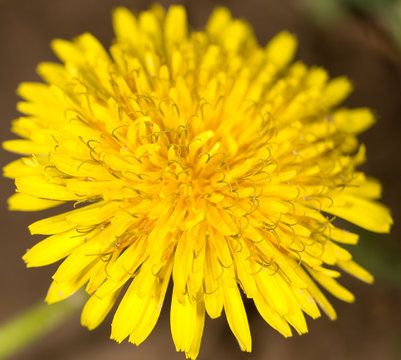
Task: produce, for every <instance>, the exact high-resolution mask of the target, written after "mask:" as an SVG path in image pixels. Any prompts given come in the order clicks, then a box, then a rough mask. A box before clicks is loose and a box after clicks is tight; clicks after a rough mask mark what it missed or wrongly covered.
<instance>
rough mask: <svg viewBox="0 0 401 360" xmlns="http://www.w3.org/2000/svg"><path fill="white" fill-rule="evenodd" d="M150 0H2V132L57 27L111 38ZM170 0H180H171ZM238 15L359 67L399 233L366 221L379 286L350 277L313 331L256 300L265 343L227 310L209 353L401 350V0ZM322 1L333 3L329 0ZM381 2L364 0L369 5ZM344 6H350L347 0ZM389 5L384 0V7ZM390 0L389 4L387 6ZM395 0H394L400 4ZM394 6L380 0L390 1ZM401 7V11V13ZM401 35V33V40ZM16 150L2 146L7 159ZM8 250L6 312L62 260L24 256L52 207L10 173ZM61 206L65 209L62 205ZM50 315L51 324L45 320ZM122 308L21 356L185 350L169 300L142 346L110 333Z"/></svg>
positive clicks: (0, 204) (318, 56) (371, 153)
mask: <svg viewBox="0 0 401 360" xmlns="http://www.w3.org/2000/svg"><path fill="white" fill-rule="evenodd" d="M150 3H151V2H150V1H147V0H143V1H141V0H131V1H127V0H102V1H99V0H68V1H66V0H35V1H32V0H0V52H1V56H0V109H1V119H0V121H1V122H0V125H1V140H2V141H4V140H6V139H9V138H12V137H13V135H12V134H11V133H10V132H9V128H10V121H11V120H12V119H14V118H16V117H17V116H18V113H17V111H16V109H15V104H16V102H17V101H18V97H17V96H16V95H15V89H16V88H17V86H18V84H19V83H20V82H22V81H37V80H39V78H38V76H37V75H36V74H35V71H34V69H35V67H36V65H37V64H38V63H39V62H41V61H45V60H47V61H48V60H55V57H54V56H53V55H52V53H51V51H50V48H49V42H50V40H51V39H53V38H55V37H60V38H66V39H71V38H72V37H74V36H75V35H78V34H80V33H82V32H85V31H89V32H91V33H93V34H94V35H95V36H96V37H98V38H99V39H100V40H101V41H102V43H103V44H104V45H105V46H106V47H107V46H108V45H109V44H110V42H111V39H112V28H111V21H110V10H111V9H112V8H113V7H115V6H118V5H125V6H127V7H129V8H132V9H136V10H138V11H140V10H143V9H146V8H147V7H148V6H149V4H150ZM162 3H163V4H165V5H168V4H169V3H172V2H170V1H163V2H162ZM219 3H220V4H222V5H225V6H228V7H229V8H230V9H231V11H232V13H233V15H234V16H235V17H241V18H244V19H246V20H247V21H248V22H250V23H251V24H252V26H253V27H254V30H255V33H256V35H257V37H258V39H259V41H260V43H261V44H265V43H266V42H267V41H268V39H269V38H270V37H271V36H272V35H274V34H275V33H277V32H279V31H280V30H282V29H288V30H290V31H292V32H294V33H296V34H297V36H298V39H299V51H298V56H297V58H298V59H302V60H303V61H304V62H305V63H306V64H308V65H313V64H316V65H321V66H323V67H324V68H326V69H327V70H328V71H329V72H330V74H331V75H332V76H336V75H343V74H345V75H348V76H349V77H350V78H351V79H352V80H353V82H354V85H355V92H354V94H353V95H352V96H351V97H350V99H349V100H348V101H347V105H348V106H369V107H371V108H373V109H374V110H375V112H376V113H377V114H378V118H379V121H378V123H377V124H376V125H375V126H374V127H373V128H372V129H371V130H369V131H368V133H366V134H363V136H361V141H363V142H365V143H366V144H367V148H368V163H367V164H366V165H364V169H365V170H366V172H367V173H368V174H369V175H372V176H375V177H377V178H379V179H380V180H381V181H382V183H383V186H384V200H383V201H384V203H386V204H387V205H388V206H390V207H391V209H392V212H393V216H394V220H395V226H394V228H393V231H392V234H391V235H388V236H387V235H386V236H381V235H380V236H377V235H372V234H369V233H367V232H361V234H362V239H361V241H360V245H358V247H356V248H354V249H352V252H353V254H354V255H355V257H356V259H357V260H358V261H359V262H360V263H361V264H363V265H364V266H365V267H366V268H367V269H369V270H370V271H371V272H373V273H374V274H375V276H376V282H375V284H374V285H373V286H368V285H365V284H362V283H360V282H358V281H357V280H355V279H352V278H349V277H347V276H344V279H343V281H342V283H343V284H345V285H346V286H347V287H348V288H349V289H350V290H352V291H353V292H354V293H355V294H356V297H357V300H356V303H355V304H352V305H350V304H344V303H341V302H340V301H337V300H335V299H333V298H332V297H329V298H330V300H332V302H333V304H334V305H335V307H336V310H337V311H338V314H339V319H338V320H337V321H336V322H331V321H329V320H328V319H327V318H326V317H325V316H322V318H321V319H318V320H316V321H312V320H311V319H308V324H309V328H310V333H309V334H307V335H304V336H301V337H300V336H297V335H295V336H294V337H293V338H291V339H284V338H283V337H282V336H281V335H279V334H278V333H276V332H275V331H274V330H273V329H271V328H270V327H269V326H268V325H266V324H265V323H264V321H263V320H262V319H261V318H260V316H259V315H258V314H257V312H256V310H255V309H254V307H253V306H252V305H251V304H248V305H247V308H248V314H249V320H250V325H251V331H252V336H253V348H254V349H253V352H252V354H245V353H242V352H241V351H240V350H239V347H238V346H237V344H236V341H235V339H234V337H233V336H232V335H231V333H230V332H229V330H228V325H227V324H226V321H225V319H224V316H223V317H222V318H220V319H218V320H213V321H211V320H210V319H208V320H207V321H206V327H205V333H204V336H203V341H202V346H201V351H200V355H199V359H200V360H201V359H222V358H223V359H225V358H230V359H233V360H234V359H280V360H289V359H298V360H302V359H308V360H316V359H327V360H331V359H350V360H353V359H366V360H369V359H389V360H393V359H401V306H400V305H401V262H400V261H401V260H400V259H401V246H400V241H399V238H400V226H399V224H398V218H399V215H400V212H401V211H400V203H401V201H400V200H401V199H400V191H399V185H400V184H399V183H400V181H399V179H401V174H400V167H401V166H400V164H401V151H400V148H401V147H400V142H401V140H400V135H401V133H400V121H401V101H400V95H401V55H400V54H401V47H400V46H399V45H397V41H398V40H399V39H398V38H397V31H398V32H401V21H400V22H399V25H398V27H397V21H396V20H394V17H393V15H394V14H396V13H395V12H394V11H393V10H394V9H400V14H401V6H400V7H396V6H395V5H396V2H395V1H391V0H387V1H386V0H382V1H381V2H380V1H377V0H376V1H373V0H366V1H365V2H364V1H356V0H355V1H349V3H350V4H347V1H346V0H343V1H341V0H338V1H329V0H327V1H326V0H323V1H320V0H316V1H313V0H309V1H307V0H304V1H302V0H281V1H277V0H259V1H258V0H247V1H244V0H233V1H228V0H226V1H224V0H222V1H220V2H219ZM322 3H325V4H326V5H328V7H326V8H324V6H323V7H322ZM185 4H186V5H187V9H188V12H189V20H190V22H191V24H192V25H193V27H195V28H200V27H202V26H203V25H204V24H205V21H206V19H207V17H208V15H209V14H210V12H211V10H212V9H213V7H214V6H215V5H216V4H217V3H216V2H215V1H212V0H203V1H195V0H193V1H190V0H189V1H186V2H185ZM361 4H362V5H363V4H365V5H369V6H371V4H376V5H374V6H371V7H369V8H368V9H364V8H363V6H362V5H361ZM339 5H343V7H342V8H341V6H339ZM375 6H378V7H375ZM381 6H382V7H381ZM391 6H394V7H391ZM382 8H383V9H385V10H383V11H382V10H380V9H382ZM400 18H401V17H400ZM398 44H400V43H398ZM14 158H16V157H15V156H13V155H12V154H8V153H5V152H4V151H2V152H0V161H1V165H2V166H4V165H5V164H6V163H7V162H9V161H11V160H12V159H14ZM0 181H1V182H0V186H1V192H0V195H1V200H0V211H1V227H2V231H1V240H0V241H1V251H0V322H2V321H4V320H6V319H8V318H10V317H11V316H13V315H15V314H17V313H18V312H20V311H22V310H24V309H26V308H27V307H29V306H31V305H32V304H34V303H36V302H38V301H42V300H43V298H44V296H45V294H46V291H47V287H48V285H49V284H50V277H51V275H52V273H53V272H54V271H55V268H56V267H54V266H53V267H46V268H38V269H30V270H27V269H26V268H25V266H24V264H23V261H22V260H21V256H22V255H23V254H24V253H25V250H26V249H27V248H29V247H31V246H32V245H33V244H34V243H35V242H36V241H37V239H36V238H33V237H31V236H30V235H29V233H28V231H27V225H29V224H30V223H32V222H33V221H35V220H37V219H39V218H42V217H44V216H49V215H50V214H51V212H50V211H45V212H43V213H10V212H8V210H7V206H6V198H7V197H8V196H9V195H11V194H12V193H13V191H14V185H13V183H12V182H11V181H10V180H7V179H0ZM56 211H57V210H56ZM38 326H40V324H38ZM109 331H110V316H109V317H108V318H107V319H106V321H104V323H103V325H102V326H101V327H100V328H98V329H96V330H95V331H92V332H90V331H88V330H86V329H84V328H82V327H81V326H80V324H79V315H78V314H77V315H76V316H75V317H74V318H72V319H71V320H70V321H69V322H67V323H66V324H64V325H63V326H62V327H61V328H59V329H58V330H57V331H55V332H53V333H52V334H50V335H48V336H47V337H46V338H44V339H42V340H40V341H39V342H37V343H36V344H35V345H33V346H31V347H29V348H28V349H25V350H23V351H22V352H20V353H19V354H18V355H15V356H14V357H13V358H12V359H15V360H22V359H27V360H43V359H55V360H70V359H88V360H89V359H97V360H103V359H111V358H113V359H184V358H185V355H184V354H182V353H176V352H175V348H174V344H173V342H172V340H171V335H170V328H169V301H168V300H167V301H166V304H165V307H164V309H163V312H162V316H161V318H160V320H159V323H158V325H157V326H156V328H155V330H154V331H153V333H152V334H151V336H150V337H149V339H148V340H147V341H146V342H145V343H144V344H142V345H141V346H140V347H138V348H137V347H135V346H134V345H131V344H128V343H127V342H124V343H123V344H121V345H118V344H116V343H115V342H113V341H111V340H109V339H108V337H109Z"/></svg>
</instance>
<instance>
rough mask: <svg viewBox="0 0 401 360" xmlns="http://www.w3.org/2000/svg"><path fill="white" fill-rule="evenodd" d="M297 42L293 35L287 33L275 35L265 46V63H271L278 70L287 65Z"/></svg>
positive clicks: (293, 53)
mask: <svg viewBox="0 0 401 360" xmlns="http://www.w3.org/2000/svg"><path fill="white" fill-rule="evenodd" d="M296 48H297V40H296V38H295V36H294V35H292V34H290V33H289V32H287V31H283V32H281V33H279V34H277V35H276V36H275V37H274V38H273V39H271V40H270V41H269V43H268V44H267V45H266V50H265V51H266V58H267V61H269V62H271V63H273V64H274V65H276V66H277V67H278V68H280V69H281V68H283V67H284V66H286V65H288V64H289V63H290V62H291V60H292V59H293V57H294V55H295V51H296Z"/></svg>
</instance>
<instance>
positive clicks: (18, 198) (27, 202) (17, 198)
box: [7, 193, 63, 211]
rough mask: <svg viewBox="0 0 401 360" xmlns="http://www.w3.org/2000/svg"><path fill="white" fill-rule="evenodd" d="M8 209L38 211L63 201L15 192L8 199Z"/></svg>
mask: <svg viewBox="0 0 401 360" xmlns="http://www.w3.org/2000/svg"><path fill="white" fill-rule="evenodd" d="M7 202H8V208H9V210H18V211H38V210H46V209H50V208H52V207H55V206H58V205H61V204H63V201H56V200H46V199H39V198H37V197H35V196H31V195H28V194H24V193H15V194H13V195H11V196H10V197H9V198H8V200H7Z"/></svg>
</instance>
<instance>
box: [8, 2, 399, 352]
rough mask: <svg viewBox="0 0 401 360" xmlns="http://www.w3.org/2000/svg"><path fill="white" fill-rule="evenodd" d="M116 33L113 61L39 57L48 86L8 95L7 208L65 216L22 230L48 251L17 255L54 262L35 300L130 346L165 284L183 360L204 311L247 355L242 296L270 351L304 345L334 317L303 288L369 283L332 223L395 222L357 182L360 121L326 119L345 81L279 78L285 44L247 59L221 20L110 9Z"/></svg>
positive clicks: (366, 122)
mask: <svg viewBox="0 0 401 360" xmlns="http://www.w3.org/2000/svg"><path fill="white" fill-rule="evenodd" d="M113 24H114V30H115V33H116V39H115V41H114V43H113V45H112V46H111V47H110V51H109V52H107V51H106V50H105V49H104V48H103V47H102V45H101V44H100V43H99V42H98V41H97V40H96V39H95V38H94V37H93V36H92V35H90V34H83V35H81V36H79V37H78V38H76V39H74V40H73V41H71V42H70V41H64V40H55V41H53V43H52V47H53V49H54V51H55V53H56V54H57V56H58V57H59V58H60V60H61V61H62V64H59V63H42V64H40V65H39V68H38V72H39V74H40V75H41V77H42V78H43V80H44V83H24V84H22V85H21V86H20V87H19V90H18V93H19V95H20V96H21V97H22V98H23V99H24V101H23V102H21V103H19V104H18V109H19V110H20V111H21V112H22V113H24V114H25V116H23V117H21V118H19V119H17V120H15V121H14V122H13V126H12V130H13V132H14V133H16V134H17V135H19V136H20V137H21V138H22V139H19V140H10V141H6V142H5V143H4V144H3V146H4V148H5V149H7V150H10V151H14V152H17V153H20V154H23V155H24V157H22V158H20V159H18V160H16V161H14V162H12V163H10V164H9V165H7V166H6V167H5V169H4V172H5V176H8V177H11V178H15V183H16V187H17V193H16V194H14V195H13V196H11V198H10V200H9V205H10V209H13V210H41V209H45V208H50V207H53V206H56V205H59V204H61V203H65V202H73V204H74V209H73V210H71V211H69V212H65V213H62V214H60V215H57V216H53V217H50V218H47V219H43V220H40V221H37V222H35V223H33V224H32V225H31V226H30V227H29V229H30V231H31V233H32V234H43V235H47V236H48V237H46V238H45V239H44V240H43V241H41V242H39V243H38V244H37V245H35V246H34V247H33V248H32V249H30V250H29V251H28V252H27V253H26V254H25V256H24V260H25V261H26V263H27V265H28V266H29V267H34V266H43V265H47V264H50V263H54V262H57V261H59V260H61V259H64V258H65V260H64V261H63V262H62V263H61V265H60V266H59V268H58V270H57V271H56V273H55V274H54V276H53V283H52V285H51V286H50V289H49V292H48V295H47V298H46V300H47V301H48V302H49V303H53V302H56V301H60V300H63V299H65V298H66V297H68V296H70V295H71V294H73V293H74V292H76V291H77V290H78V289H79V288H81V287H82V286H86V291H87V292H88V293H89V294H90V295H91V297H90V298H89V300H88V302H87V303H86V305H85V307H84V309H83V313H82V323H83V324H84V325H85V326H87V327H88V328H89V329H93V328H95V327H96V326H98V325H99V323H100V322H101V321H102V320H103V319H104V317H105V316H106V315H107V313H108V312H109V311H110V310H111V309H112V307H113V306H114V304H115V303H116V302H118V305H117V306H116V312H115V315H114V318H113V322H112V332H111V337H112V338H113V339H115V340H116V341H118V342H121V341H122V340H124V339H125V338H126V337H128V336H129V341H130V342H132V343H134V344H140V343H141V342H142V341H144V340H145V339H146V337H147V336H148V335H149V333H150V332H151V331H152V329H153V327H154V326H155V324H156V322H157V319H158V317H159V314H160V310H161V308H162V304H163V301H164V297H165V294H166V289H167V287H168V284H169V282H170V279H171V280H172V283H173V291H172V302H171V316H170V318H171V332H172V337H173V340H174V343H175V345H176V348H177V350H178V351H184V352H185V353H186V355H187V356H188V357H190V358H195V357H196V356H197V354H198V352H199V347H200V341H201V337H202V332H203V326H204V319H205V312H207V314H208V315H209V316H210V317H211V318H216V317H219V316H220V315H221V313H222V310H223V309H224V313H225V316H226V318H227V321H228V324H229V326H230V328H231V330H232V332H233V333H234V335H235V337H236V338H237V340H238V342H239V344H240V347H241V349H242V350H245V351H250V350H251V335H250V330H249V325H248V321H247V316H246V312H245V309H244V305H243V300H242V298H241V292H240V290H239V288H241V290H242V292H243V293H244V294H245V295H246V297H248V298H250V299H252V300H253V301H254V303H255V305H256V307H257V309H258V311H259V313H260V314H261V315H262V317H263V318H264V319H265V320H266V321H267V322H268V323H269V324H270V325H271V326H272V327H273V328H274V329H276V330H277V331H279V332H280V333H282V334H283V335H284V336H291V328H290V326H289V325H291V326H292V327H293V328H294V329H295V330H296V331H297V332H298V333H300V334H302V333H305V332H307V326H306V322H305V319H304V313H306V314H308V315H309V316H311V317H312V318H317V317H319V316H320V310H319V308H320V309H322V310H323V311H324V312H326V314H327V315H328V316H329V317H330V318H331V319H334V318H336V313H335V311H334V309H333V308H332V306H331V305H330V303H329V302H328V300H327V299H326V297H325V296H324V295H323V293H322V292H321V290H320V289H319V287H318V286H317V285H316V282H317V283H318V284H319V285H321V286H322V287H323V288H325V289H326V290H328V291H329V292H330V293H332V294H333V295H334V296H336V297H338V298H340V299H342V300H344V301H353V295H352V294H351V293H350V292H349V291H348V290H346V289H345V288H343V287H342V286H341V285H340V284H339V283H338V282H337V280H336V278H337V277H339V276H340V272H338V271H337V270H333V266H337V267H338V268H340V269H342V270H344V271H347V272H349V273H351V274H353V275H355V276H356V277H358V278H360V279H361V280H364V281H366V282H371V281H372V276H371V275H370V274H369V273H368V272H367V271H366V270H364V269H362V268H361V267H360V266H359V265H357V264H356V263H355V262H353V260H352V259H351V255H350V253H349V252H348V251H346V250H344V249H343V248H342V247H341V246H339V245H338V244H339V243H340V244H341V243H346V244H355V243H356V242H357V240H358V236H357V235H356V234H353V233H350V232H348V231H346V230H343V229H341V228H338V227H337V226H336V222H335V221H334V222H333V220H334V218H335V217H340V218H343V219H345V220H348V221H349V222H352V223H354V224H356V225H358V226H361V227H363V228H365V229H368V230H372V231H375V232H383V233H384V232H388V231H389V228H390V226H391V224H392V219H391V216H390V214H389V211H388V209H387V208H385V207H384V206H383V205H381V204H380V203H378V202H376V201H375V199H377V198H379V197H380V185H379V183H378V182H377V181H376V180H374V179H371V178H366V177H365V176H364V174H363V173H362V172H358V171H357V170H356V167H357V165H359V164H360V163H361V162H363V161H364V147H363V146H360V145H358V141H357V138H356V135H357V134H358V133H360V132H362V131H364V130H365V129H366V128H368V127H369V126H370V125H372V123H373V122H374V117H373V115H372V113H371V112H370V111H369V110H368V109H366V108H359V109H346V108H338V107H337V105H338V104H339V103H341V102H342V101H343V100H344V99H345V98H346V97H347V96H348V94H349V93H350V91H351V84H350V82H349V81H348V80H347V79H346V78H345V77H339V78H335V79H333V80H329V79H328V76H327V73H326V72H325V71H324V70H323V69H321V68H318V67H312V68H308V67H306V66H305V65H304V64H303V63H301V62H295V63H291V61H292V58H293V55H294V52H295V48H296V40H295V38H294V36H293V35H291V34H289V33H287V32H282V33H280V34H278V35H277V36H276V37H274V38H273V39H272V40H271V41H270V42H269V43H268V44H267V45H266V46H265V47H260V46H259V45H258V43H257V41H256V40H255V37H254V35H253V33H252V29H251V28H250V26H249V25H248V24H246V23H245V22H244V21H241V20H234V19H232V18H231V15H230V13H229V11H228V10H227V9H225V8H218V9H216V10H215V11H214V12H213V14H212V15H211V17H210V19H209V21H208V23H207V25H206V29H205V30H204V31H189V29H188V24H187V18H186V13H185V9H184V8H183V7H181V6H172V7H170V9H169V10H168V11H167V12H166V13H165V11H164V10H163V9H162V8H161V7H159V6H154V7H153V8H151V9H150V10H149V11H145V12H142V13H140V14H138V15H137V16H135V15H133V14H132V13H131V12H130V11H128V10H127V9H125V8H118V9H116V10H115V11H114V12H113ZM327 265H329V266H330V267H327Z"/></svg>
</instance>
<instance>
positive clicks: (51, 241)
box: [23, 229, 86, 267]
mask: <svg viewBox="0 0 401 360" xmlns="http://www.w3.org/2000/svg"><path fill="white" fill-rule="evenodd" d="M85 239H86V236H85V234H80V233H78V232H77V231H76V230H75V229H73V230H70V231H67V232H63V233H60V234H56V235H52V236H49V237H48V238H46V239H44V240H42V241H41V242H39V243H38V244H36V245H35V246H34V247H33V248H31V249H30V250H28V251H27V253H26V254H25V255H24V256H23V259H24V261H25V262H26V264H27V267H36V266H44V265H48V264H52V263H54V262H56V261H58V260H60V259H63V258H65V257H66V256H68V255H69V254H71V253H72V252H73V251H74V249H75V248H77V247H78V246H79V245H80V244H82V243H83V242H84V241H85Z"/></svg>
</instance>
